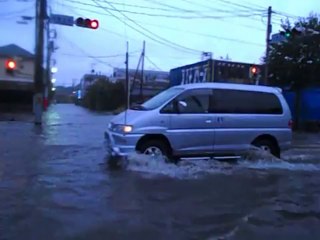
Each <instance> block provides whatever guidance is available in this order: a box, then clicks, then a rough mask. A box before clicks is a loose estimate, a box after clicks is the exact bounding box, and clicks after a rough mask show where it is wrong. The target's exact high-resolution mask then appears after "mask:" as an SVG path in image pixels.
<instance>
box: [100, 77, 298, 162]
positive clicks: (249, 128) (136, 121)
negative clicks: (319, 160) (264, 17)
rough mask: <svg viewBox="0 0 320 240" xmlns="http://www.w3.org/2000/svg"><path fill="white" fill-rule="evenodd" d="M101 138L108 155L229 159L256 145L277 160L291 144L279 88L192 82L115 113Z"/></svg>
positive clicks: (288, 119)
mask: <svg viewBox="0 0 320 240" xmlns="http://www.w3.org/2000/svg"><path fill="white" fill-rule="evenodd" d="M105 138H106V140H107V143H108V149H109V151H110V154H111V155H112V156H122V157H126V156H128V154H130V153H133V152H138V153H143V154H148V155H152V156H162V157H166V158H167V159H170V160H177V159H179V158H188V157H215V158H219V157H221V158H224V157H228V158H229V157H233V156H234V157H239V156H241V155H242V154H244V153H245V152H247V151H248V150H249V149H251V148H252V147H253V146H255V147H259V148H262V149H264V150H266V151H268V152H270V153H271V154H273V155H274V156H276V157H280V153H281V151H283V150H285V149H288V148H289V147H290V145H291V138H292V120H291V112H290V109H289V107H288V104H287V102H286V100H285V98H284V97H283V95H282V91H281V89H279V88H276V87H267V86H257V85H245V84H232V83H195V84H186V85H180V86H174V87H171V88H169V89H167V90H165V91H163V92H161V93H159V94H158V95H156V96H155V97H153V98H151V99H149V100H148V101H146V102H144V103H143V104H141V105H134V106H132V107H131V108H130V109H128V110H127V111H124V112H122V113H120V114H118V115H117V116H115V117H114V118H113V119H112V120H111V122H110V123H109V125H108V129H107V131H106V132H105Z"/></svg>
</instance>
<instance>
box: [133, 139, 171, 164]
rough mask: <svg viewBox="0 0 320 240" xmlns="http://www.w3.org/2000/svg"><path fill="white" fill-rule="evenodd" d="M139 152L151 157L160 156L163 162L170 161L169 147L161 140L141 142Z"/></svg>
mask: <svg viewBox="0 0 320 240" xmlns="http://www.w3.org/2000/svg"><path fill="white" fill-rule="evenodd" d="M138 150H139V152H140V153H142V154H145V155H148V156H151V157H153V158H160V159H161V158H162V159H164V160H165V162H169V161H170V158H169V157H170V148H169V146H167V144H166V143H164V142H163V141H161V140H149V141H146V142H144V143H142V144H141V146H139V148H138Z"/></svg>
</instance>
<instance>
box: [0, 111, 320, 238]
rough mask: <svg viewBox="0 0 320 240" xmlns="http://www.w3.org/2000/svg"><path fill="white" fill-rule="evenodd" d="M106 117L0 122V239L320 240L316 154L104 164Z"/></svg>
mask: <svg viewBox="0 0 320 240" xmlns="http://www.w3.org/2000/svg"><path fill="white" fill-rule="evenodd" d="M111 117H112V116H107V115H105V114H97V113H92V112H89V111H87V110H85V109H83V108H80V107H77V106H74V105H54V106H52V107H51V108H50V110H49V111H48V112H47V113H46V116H45V119H44V125H43V128H42V129H40V128H37V127H35V126H34V125H33V123H32V122H18V121H17V122H0V156H1V158H0V239H1V240H4V239H10V240H11V239H46V240H51V239H59V240H60V239H90V240H95V239H99V240H100V239H112V240H117V239H139V240H142V239H146V240H149V239H178V240H180V239H181V240H184V239H190V240H191V239H201V240H209V239H210V240H211V239H212V240H213V239H246V240H247V239H268V240H269V239H273V240H275V239H281V240H283V239H290V240H292V239H299V240H300V239H320V184H319V182H320V162H319V160H320V155H319V153H320V150H318V149H316V148H313V149H303V148H299V149H293V150H291V151H290V152H287V153H285V154H284V156H283V159H282V160H279V159H270V158H268V157H266V156H264V155H263V154H262V153H261V154H260V155H259V154H257V153H255V154H254V156H251V157H250V158H249V159H244V160H240V161H238V162H230V163H228V162H217V161H213V160H210V161H208V160H192V161H191V160H188V161H182V162H180V163H179V164H178V165H173V164H164V163H161V162H155V161H152V160H150V159H147V158H145V157H141V156H132V157H131V158H130V160H129V166H128V168H127V169H125V170H120V171H110V170H109V169H108V167H107V164H106V161H105V159H106V151H105V147H104V138H103V131H104V129H105V127H106V126H107V123H108V121H109V120H110V118H111Z"/></svg>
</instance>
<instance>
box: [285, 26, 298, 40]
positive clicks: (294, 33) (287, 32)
mask: <svg viewBox="0 0 320 240" xmlns="http://www.w3.org/2000/svg"><path fill="white" fill-rule="evenodd" d="M301 34H302V32H301V31H299V30H298V29H297V28H292V29H291V30H290V29H286V30H285V31H280V35H282V36H284V37H285V38H286V39H292V38H295V37H298V36H301Z"/></svg>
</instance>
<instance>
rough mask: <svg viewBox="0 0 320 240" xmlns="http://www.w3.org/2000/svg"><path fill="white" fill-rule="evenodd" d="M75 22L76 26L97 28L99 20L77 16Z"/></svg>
mask: <svg viewBox="0 0 320 240" xmlns="http://www.w3.org/2000/svg"><path fill="white" fill-rule="evenodd" d="M75 24H76V25H77V26H78V27H84V28H91V29H97V28H98V27H99V21H98V20H96V19H93V20H92V19H89V18H82V17H79V18H77V19H76V22H75Z"/></svg>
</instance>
